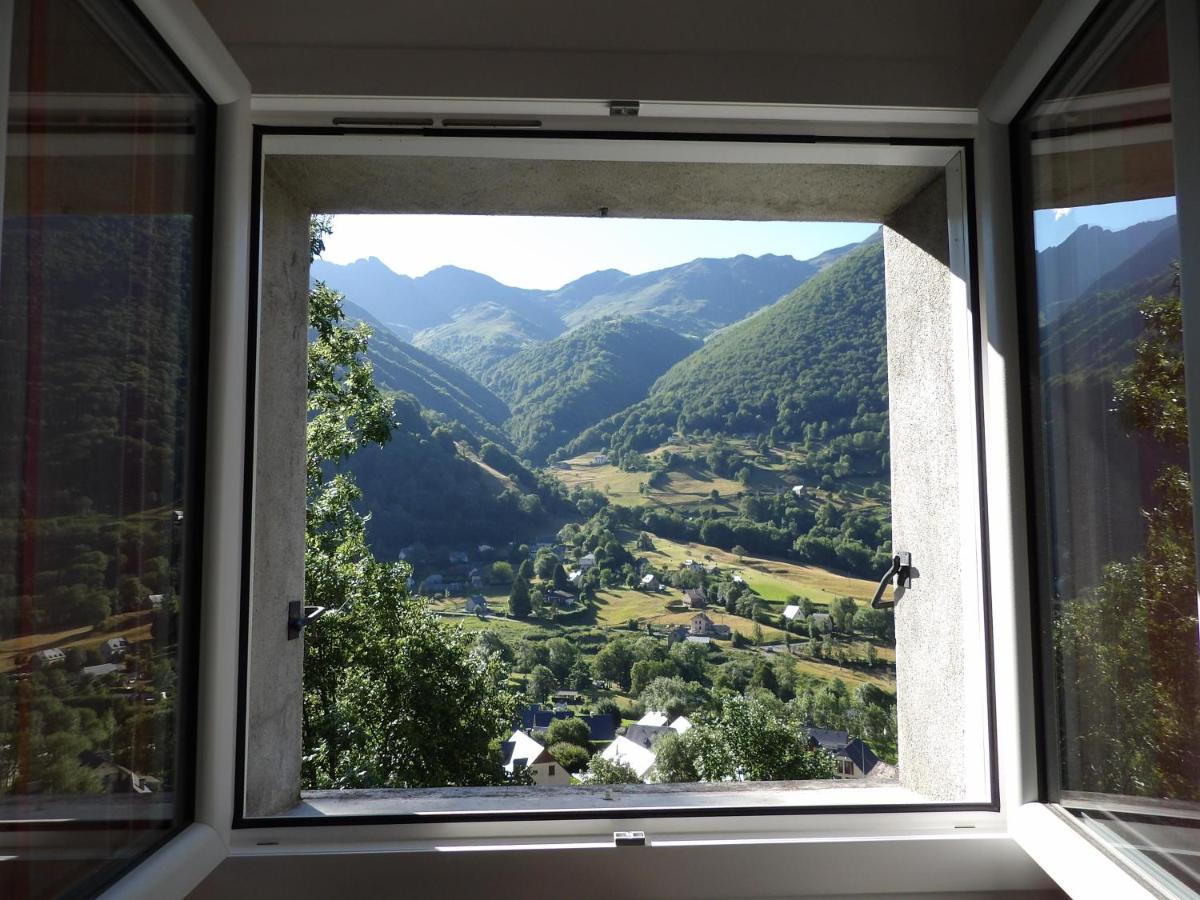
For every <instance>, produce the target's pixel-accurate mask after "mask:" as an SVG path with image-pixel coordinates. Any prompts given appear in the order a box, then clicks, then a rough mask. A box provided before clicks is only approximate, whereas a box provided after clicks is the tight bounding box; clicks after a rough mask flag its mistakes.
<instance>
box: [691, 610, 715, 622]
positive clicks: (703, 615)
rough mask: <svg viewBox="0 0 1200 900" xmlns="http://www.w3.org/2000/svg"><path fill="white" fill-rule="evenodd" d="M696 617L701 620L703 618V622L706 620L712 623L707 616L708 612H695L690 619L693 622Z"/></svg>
mask: <svg viewBox="0 0 1200 900" xmlns="http://www.w3.org/2000/svg"><path fill="white" fill-rule="evenodd" d="M697 619H703V620H704V621H705V622H707V623H708V624H709V625H711V624H712V619H710V618H709V617H708V613H702V612H698V613H696V614H695V615H694V616H692V621H693V622H695V621H696V620H697Z"/></svg>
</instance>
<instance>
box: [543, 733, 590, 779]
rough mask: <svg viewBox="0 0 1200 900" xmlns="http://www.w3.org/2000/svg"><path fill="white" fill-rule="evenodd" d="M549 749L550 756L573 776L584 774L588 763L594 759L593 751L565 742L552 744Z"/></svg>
mask: <svg viewBox="0 0 1200 900" xmlns="http://www.w3.org/2000/svg"><path fill="white" fill-rule="evenodd" d="M547 749H548V750H549V751H550V755H551V756H553V757H554V758H555V759H556V760H558V762H559V765H561V766H562V767H563V768H564V769H566V770H567V771H568V772H570V773H571V774H575V773H576V772H582V771H583V770H584V769H586V768H587V767H588V762H589V761H590V760H591V758H592V755H591V751H589V750H588V749H587V748H586V747H583V746H580V745H579V744H573V743H568V742H565V741H564V742H561V743H557V744H551V745H550V746H549V747H548V748H547Z"/></svg>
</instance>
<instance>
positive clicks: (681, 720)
mask: <svg viewBox="0 0 1200 900" xmlns="http://www.w3.org/2000/svg"><path fill="white" fill-rule="evenodd" d="M667 727H668V728H670V729H671V730H672V731H674V732H675V733H676V734H683V733H684V732H685V731H687V730H688V729H690V728H691V727H692V720H691V719H689V718H688V717H687V716H676V717H675V721H673V722H672V723H671V724H670V725H669V726H667Z"/></svg>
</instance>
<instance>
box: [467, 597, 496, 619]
mask: <svg viewBox="0 0 1200 900" xmlns="http://www.w3.org/2000/svg"><path fill="white" fill-rule="evenodd" d="M463 610H464V611H465V612H466V614H467V615H469V616H486V615H487V614H488V613H490V612H491V610H490V609H489V608H488V602H487V597H484V596H483V595H482V594H472V595H471V596H470V597H468V598H467V602H466V603H465V604H464V605H463Z"/></svg>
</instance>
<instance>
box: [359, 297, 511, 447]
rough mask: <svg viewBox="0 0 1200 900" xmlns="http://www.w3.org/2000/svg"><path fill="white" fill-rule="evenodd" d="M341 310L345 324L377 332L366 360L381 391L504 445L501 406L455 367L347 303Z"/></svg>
mask: <svg viewBox="0 0 1200 900" xmlns="http://www.w3.org/2000/svg"><path fill="white" fill-rule="evenodd" d="M343 308H344V310H345V313H346V318H347V319H349V320H350V321H361V322H366V323H367V324H368V325H370V326H372V328H373V329H374V334H373V335H372V337H371V341H370V344H369V345H368V346H369V348H370V349H369V350H368V353H367V355H368V358H369V359H370V360H371V362H372V364H373V365H374V366H375V380H376V383H378V385H379V387H380V389H381V390H384V391H391V392H402V393H405V394H410V395H412V396H413V397H414V398H416V399H417V401H418V402H420V403H421V405H422V406H424V407H425V408H427V409H430V410H433V411H434V412H437V413H441V414H442V415H444V416H446V417H448V418H450V419H455V420H457V421H459V422H461V423H462V424H464V425H466V426H467V427H469V428H470V429H472V430H473V431H474V432H475V433H476V434H479V435H480V436H482V437H487V438H491V439H492V440H495V441H503V440H504V437H503V431H502V430H501V428H502V426H503V424H504V422H505V420H506V419H507V418H508V415H509V413H508V406H507V405H505V403H504V401H503V400H501V399H500V398H499V397H497V396H496V395H495V394H493V393H492V392H491V391H489V390H488V389H487V388H485V387H484V386H483V385H482V384H480V383H479V382H478V381H476V380H475V379H474V378H472V377H471V376H470V375H468V374H467V373H466V372H464V371H462V370H461V369H459V368H458V367H457V366H454V365H451V364H450V363H447V362H445V361H443V360H441V359H438V358H437V357H436V356H433V355H432V354H430V353H426V352H425V351H424V350H419V349H417V348H416V347H414V346H413V345H412V344H409V343H407V342H406V341H402V340H401V339H400V338H398V337H396V336H395V334H393V333H392V332H391V331H389V330H388V329H387V327H386V326H384V325H382V324H381V323H379V322H378V320H376V319H375V318H374V317H373V316H372V315H371V314H370V313H368V312H367V311H366V310H364V309H362V308H361V307H357V306H355V305H354V304H353V303H351V302H350V301H348V300H347V301H345V302H344V304H343Z"/></svg>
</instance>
